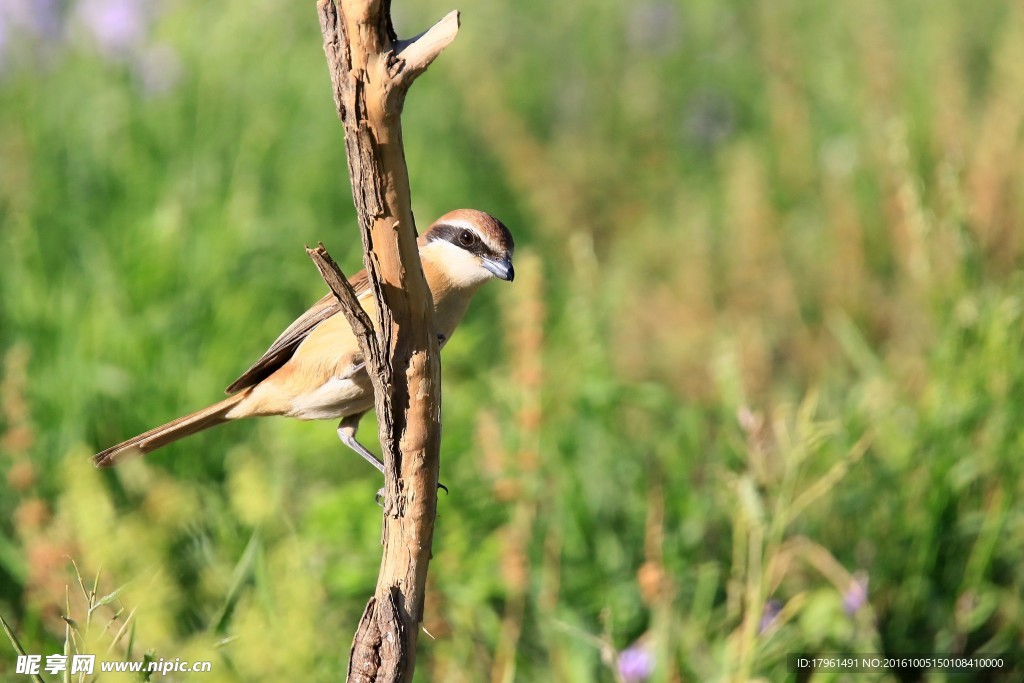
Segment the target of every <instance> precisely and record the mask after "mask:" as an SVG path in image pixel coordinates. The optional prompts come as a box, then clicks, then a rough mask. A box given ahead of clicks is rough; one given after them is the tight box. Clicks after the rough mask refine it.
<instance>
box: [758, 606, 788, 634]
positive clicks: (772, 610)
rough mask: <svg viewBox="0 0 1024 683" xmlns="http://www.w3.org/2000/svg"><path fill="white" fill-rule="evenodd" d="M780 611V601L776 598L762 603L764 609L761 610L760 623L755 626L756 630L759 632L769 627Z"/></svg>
mask: <svg viewBox="0 0 1024 683" xmlns="http://www.w3.org/2000/svg"><path fill="white" fill-rule="evenodd" d="M781 611H782V603H781V602H779V601H778V600H769V601H768V602H766V603H764V609H763V610H762V611H761V623H760V625H759V626H758V627H757V632H758V633H759V634H760V633H764V632H765V631H767V630H768V629H770V628H771V627H772V626H773V625H774V624H775V621H776V620H777V619H778V618H779V612H781Z"/></svg>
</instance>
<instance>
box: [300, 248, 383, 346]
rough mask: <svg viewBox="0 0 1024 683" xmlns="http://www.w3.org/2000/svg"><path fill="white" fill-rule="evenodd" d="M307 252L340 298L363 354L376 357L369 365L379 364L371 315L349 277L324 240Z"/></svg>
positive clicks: (338, 298) (333, 291) (336, 296)
mask: <svg viewBox="0 0 1024 683" xmlns="http://www.w3.org/2000/svg"><path fill="white" fill-rule="evenodd" d="M306 253H307V254H309V257H310V258H311V259H313V263H315V264H316V268H317V270H319V271H320V276H321V277H322V278H323V279H324V282H326V283H327V286H328V287H330V289H331V292H332V293H333V294H334V298H335V299H337V300H338V304H339V305H340V306H341V312H342V314H344V316H345V319H346V320H348V324H349V325H351V326H352V331H353V332H355V335H356V338H357V339H359V347H360V348H361V349H362V350H363V355H364V356H367V358H369V356H375V357H376V358H375V360H374V361H373V363H371V362H370V361H369V360H367V365H373V364H376V365H379V364H380V360H379V358H380V347H379V344H378V343H377V335H376V334H375V333H374V331H373V322H372V321H371V320H370V316H368V315H367V314H366V311H364V310H363V307H362V306H360V305H359V297H357V296H356V292H355V290H354V289H352V285H351V283H349V281H348V278H346V277H345V274H344V273H342V272H341V268H339V267H338V264H337V263H336V262H335V261H334V259H333V258H331V255H330V254H329V253H328V252H327V247H325V246H324V243H323V242H320V244H318V245H317V247H316V249H310V248H309V247H306Z"/></svg>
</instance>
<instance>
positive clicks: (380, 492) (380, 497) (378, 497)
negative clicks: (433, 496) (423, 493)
mask: <svg viewBox="0 0 1024 683" xmlns="http://www.w3.org/2000/svg"><path fill="white" fill-rule="evenodd" d="M437 490H438V491H444V493H445V495H448V487H447V486H445V485H444V484H442V483H441V482H437ZM373 499H374V501H376V503H377V505H379V506H381V507H384V487H383V486H381V487H380V488H379V489H377V493H376V494H374V496H373Z"/></svg>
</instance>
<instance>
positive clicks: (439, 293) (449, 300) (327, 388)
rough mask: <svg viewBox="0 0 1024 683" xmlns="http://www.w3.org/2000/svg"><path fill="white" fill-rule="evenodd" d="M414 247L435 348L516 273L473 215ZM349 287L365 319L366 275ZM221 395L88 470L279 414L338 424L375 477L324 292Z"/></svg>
mask: <svg viewBox="0 0 1024 683" xmlns="http://www.w3.org/2000/svg"><path fill="white" fill-rule="evenodd" d="M418 245H419V251H420V261H421V262H422V264H423V274H424V276H426V280H427V286H428V287H430V293H431V295H432V296H433V299H434V324H435V325H436V326H437V329H436V333H437V335H438V339H440V340H441V342H442V343H443V342H445V341H447V340H448V338H449V337H451V335H452V332H454V331H455V328H456V326H457V325H458V324H459V321H461V320H462V316H463V315H464V314H465V313H466V309H467V308H468V307H469V301H470V299H471V298H472V297H473V293H474V292H476V290H477V289H478V288H479V287H480V285H482V284H483V283H485V282H487V281H488V280H490V279H491V278H495V277H496V278H499V279H501V280H510V281H511V280H512V278H513V276H514V274H515V273H514V271H513V269H512V252H513V250H514V249H515V245H514V244H513V242H512V235H511V234H510V233H509V231H508V228H506V227H505V226H504V225H503V224H502V223H501V221H499V220H498V219H496V218H495V217H494V216H491V215H489V214H486V213H484V212H482V211H474V210H472V209H459V210H456V211H452V212H450V213H446V214H445V215H443V216H441V217H440V218H439V219H437V221H435V222H434V224H433V225H431V226H430V228H429V229H428V230H427V232H426V233H424V234H423V235H422V236H421V237H420V238H419V240H418ZM349 282H350V283H351V284H352V287H353V289H355V292H356V295H357V297H358V298H359V302H360V303H361V304H362V306H363V309H364V310H366V312H367V313H368V314H369V315H370V317H371V319H372V318H373V316H374V312H375V311H374V308H375V303H374V298H373V295H372V293H371V291H370V280H369V276H368V275H367V274H366V271H365V270H363V271H360V272H359V273H357V274H356V275H354V276H353V277H352V278H351V279H350V280H349ZM227 392H228V393H229V394H231V396H229V397H228V398H226V399H224V400H223V401H220V402H219V403H214V404H213V405H211V406H209V407H207V408H203V409H202V410H198V411H196V412H194V413H192V414H190V415H185V416H184V417H179V418H178V419H177V420H172V421H171V422H168V423H167V424H165V425H161V426H160V427H156V428H154V429H150V430H149V431H148V432H144V433H142V434H139V435H138V436H136V437H133V438H131V439H128V440H127V441H125V442H123V443H119V444H117V445H116V446H111V447H110V448H108V449H107V450H105V451H103V452H101V453H97V454H96V455H95V456H93V462H94V463H95V464H96V465H97V466H98V467H111V466H113V465H116V464H117V463H118V462H120V461H122V460H124V459H127V458H129V457H132V456H137V455H142V454H144V453H149V452H150V451H154V450H156V449H157V448H160V447H162V446H166V445H167V444H169V443H172V442H174V441H177V440H178V439H181V438H184V437H186V436H189V435H191V434H195V433H196V432H200V431H202V430H204V429H209V428H210V427H213V426H216V425H219V424H221V423H223V422H227V421H228V420H237V419H239V418H243V417H257V416H263V415H287V416H289V417H297V418H299V419H300V420H319V419H333V418H341V423H340V424H339V425H338V436H339V437H340V438H341V441H342V443H344V444H345V445H346V446H348V447H349V448H351V449H352V450H354V451H355V452H357V453H359V455H361V456H363V457H364V458H366V460H367V461H369V462H370V463H371V464H373V465H374V467H376V468H377V469H378V470H380V471H381V472H383V471H384V466H383V465H382V464H381V462H380V461H379V460H378V459H377V458H376V457H375V456H374V455H373V454H371V453H370V452H369V451H368V450H366V449H365V448H364V447H363V445H362V444H360V443H359V442H358V441H356V438H355V437H356V430H357V429H358V427H359V420H360V418H361V417H362V416H363V415H364V414H365V413H366V412H367V411H368V410H370V409H371V408H372V407H373V405H374V401H373V387H372V385H371V384H370V376H369V375H368V374H367V372H366V366H365V363H364V361H363V355H362V352H361V351H360V349H359V343H358V341H357V340H356V336H355V334H354V333H353V332H352V328H351V327H350V326H349V323H348V320H346V318H345V316H344V315H343V314H342V313H341V307H340V305H339V304H338V302H337V300H336V299H335V298H334V295H333V294H328V295H327V296H325V297H324V298H322V299H320V301H318V302H316V303H315V304H314V305H313V307H312V308H310V309H309V310H308V311H306V312H305V313H304V314H302V316H301V317H300V318H299V319H298V320H296V321H295V322H293V323H292V324H291V325H290V326H289V327H288V329H286V330H285V331H284V332H283V333H282V334H281V336H280V337H278V338H277V341H275V342H274V343H273V344H272V345H271V346H270V348H269V349H267V352H266V353H264V354H263V357H261V358H260V359H259V360H258V361H256V362H255V363H254V364H253V365H252V367H250V368H249V369H248V370H246V371H245V373H244V374H243V375H242V376H241V377H239V378H238V379H237V380H235V382H234V383H233V384H232V385H231V386H229V387H228V389H227Z"/></svg>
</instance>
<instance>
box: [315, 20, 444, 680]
mask: <svg viewBox="0 0 1024 683" xmlns="http://www.w3.org/2000/svg"><path fill="white" fill-rule="evenodd" d="M317 9H318V13H319V16H320V28H321V30H322V32H323V36H324V52H325V54H326V56H327V62H328V66H329V68H330V72H331V82H332V84H333V86H334V101H335V105H336V106H337V108H338V116H339V118H340V119H341V121H342V123H343V124H344V128H345V149H346V152H347V155H348V168H349V176H350V180H351V185H352V196H353V198H354V200H355V207H356V213H357V215H358V218H359V227H360V232H361V234H362V240H363V260H364V262H365V264H366V269H367V272H368V273H369V275H370V281H371V283H372V285H371V286H372V290H373V293H374V296H375V297H376V300H377V315H376V320H374V321H373V324H374V334H373V335H369V334H360V323H359V322H358V315H357V313H356V312H355V311H351V310H350V313H351V315H350V316H349V320H350V321H352V322H353V325H354V329H356V331H357V334H359V337H360V344H361V346H362V347H363V355H364V356H365V358H366V362H367V370H368V372H369V374H370V378H371V380H372V381H373V386H374V392H375V397H376V411H377V419H378V422H379V424H380V441H381V445H382V447H383V449H384V465H385V484H384V524H383V536H382V543H383V558H382V560H381V567H380V573H379V575H378V579H377V588H376V590H375V592H374V596H373V598H372V599H371V600H370V602H369V603H368V604H367V606H366V610H365V612H364V613H363V617H362V619H361V620H360V623H359V628H358V631H357V632H356V635H355V638H354V640H353V643H352V651H351V653H350V659H349V667H348V680H349V681H410V680H412V672H413V667H414V664H415V654H416V640H417V634H418V633H419V623H420V620H421V619H422V613H423V593H424V590H425V586H426V577H427V564H428V561H429V559H430V548H431V542H432V539H433V532H434V518H435V515H436V511H437V477H438V454H439V450H440V408H441V396H440V365H439V361H438V349H437V339H436V338H435V336H434V334H432V332H431V330H433V324H432V317H433V305H432V301H431V297H430V290H429V289H428V288H427V285H426V281H425V280H424V277H423V271H422V269H421V267H420V261H419V254H418V251H417V247H416V227H415V223H414V221H413V215H412V208H411V202H410V196H409V176H408V170H407V168H406V164H405V152H404V150H403V147H402V126H401V113H402V106H403V103H404V100H405V95H406V92H407V91H408V88H409V86H410V85H411V84H412V82H413V80H415V78H416V77H417V76H418V75H419V74H421V73H422V72H423V71H424V70H425V69H426V68H427V67H428V66H429V65H430V63H431V62H432V61H433V60H434V58H436V57H437V56H438V55H439V54H440V53H441V51H442V50H443V49H444V48H445V47H446V46H447V45H448V44H449V43H451V41H452V40H454V39H455V35H456V33H457V32H458V28H459V16H458V13H457V12H452V13H451V14H449V15H448V16H446V17H445V18H444V19H442V20H441V21H440V22H438V23H437V24H436V25H434V26H433V27H432V28H431V29H429V30H428V31H427V32H426V33H424V34H422V35H420V36H418V37H416V38H413V39H411V40H407V41H401V40H398V38H397V36H396V35H395V32H394V27H393V25H392V22H391V13H390V9H391V3H390V1H389V0H383V1H382V0H340V7H339V6H337V5H335V2H334V0H318V3H317ZM311 255H312V254H311ZM314 260H317V259H316V258H314ZM318 265H322V264H321V261H318ZM334 269H335V270H336V266H334ZM328 270H331V268H330V266H328ZM339 275H340V273H339ZM325 277H326V276H325ZM332 289H334V288H333V287H332ZM334 291H335V293H336V296H337V295H338V294H339V291H338V290H334ZM341 294H342V295H341V296H339V297H338V298H339V301H340V302H341V304H342V306H343V307H346V308H349V309H351V308H352V302H348V303H347V304H346V300H347V299H348V297H347V296H345V295H344V292H341Z"/></svg>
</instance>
